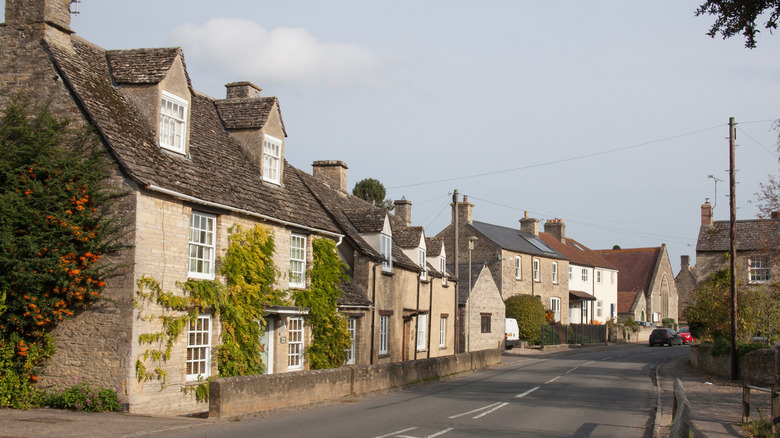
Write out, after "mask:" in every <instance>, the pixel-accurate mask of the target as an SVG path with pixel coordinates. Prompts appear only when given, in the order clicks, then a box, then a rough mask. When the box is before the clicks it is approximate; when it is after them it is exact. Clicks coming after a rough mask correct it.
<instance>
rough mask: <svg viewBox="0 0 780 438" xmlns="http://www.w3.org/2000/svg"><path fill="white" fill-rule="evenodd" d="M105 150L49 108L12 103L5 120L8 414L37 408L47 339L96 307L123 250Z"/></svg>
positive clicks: (1, 401)
mask: <svg viewBox="0 0 780 438" xmlns="http://www.w3.org/2000/svg"><path fill="white" fill-rule="evenodd" d="M108 166H109V161H108V160H107V159H106V156H105V153H104V152H103V150H102V146H101V144H100V142H99V141H98V139H97V138H96V136H95V135H94V133H93V132H91V131H88V130H83V129H72V128H70V127H69V126H68V123H67V121H63V120H56V119H55V118H54V117H53V116H52V115H51V113H50V112H49V111H48V109H46V108H44V109H43V110H42V111H40V112H39V113H38V114H35V115H32V114H30V113H29V111H28V108H27V106H26V104H24V103H21V102H13V103H12V104H11V105H10V106H9V107H8V108H7V109H6V112H5V114H4V115H3V117H2V119H0V217H2V220H1V221H0V242H2V243H0V293H2V295H4V296H5V303H4V304H3V307H4V308H3V309H0V389H1V390H0V393H2V396H1V397H0V406H15V407H23V406H25V405H26V404H28V403H29V395H30V394H31V393H32V392H31V388H32V384H34V383H35V381H36V380H37V376H36V372H37V369H38V367H39V366H40V365H41V364H42V363H43V362H44V361H45V360H46V359H47V358H48V357H49V356H51V354H53V352H54V345H53V339H52V338H51V336H49V332H50V331H51V329H52V328H53V327H55V326H56V325H57V324H58V323H59V322H60V321H62V320H63V319H66V318H68V317H69V316H71V315H73V314H74V313H75V312H77V311H80V310H82V309H86V308H87V307H89V306H90V304H91V303H93V302H94V301H96V300H97V299H98V298H99V297H100V295H101V292H102V291H103V289H104V287H105V284H106V283H105V279H106V277H107V276H108V275H109V274H110V272H111V270H112V269H113V267H112V265H111V264H109V263H107V262H105V260H106V258H105V256H107V255H111V254H113V253H115V252H117V251H119V249H120V248H121V245H120V243H119V238H120V237H121V225H122V224H121V222H120V221H118V220H117V219H115V218H114V217H113V216H112V215H111V214H110V212H111V210H112V206H113V204H114V201H115V200H116V199H117V198H118V197H119V196H121V194H120V193H118V192H112V191H110V190H107V189H106V185H105V184H104V181H105V179H106V178H107V177H108V173H107V171H106V169H107V168H108Z"/></svg>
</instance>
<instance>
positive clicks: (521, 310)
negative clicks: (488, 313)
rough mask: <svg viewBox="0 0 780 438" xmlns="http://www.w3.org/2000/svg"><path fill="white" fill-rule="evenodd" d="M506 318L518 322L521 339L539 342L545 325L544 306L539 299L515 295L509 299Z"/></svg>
mask: <svg viewBox="0 0 780 438" xmlns="http://www.w3.org/2000/svg"><path fill="white" fill-rule="evenodd" d="M505 304H506V317H507V318H514V319H516V320H517V326H518V329H519V330H520V333H519V334H520V339H524V340H527V341H529V342H532V343H535V342H538V341H539V339H540V338H541V336H542V324H545V322H546V320H545V318H544V306H543V305H542V302H541V301H539V298H537V297H533V296H531V295H515V296H512V297H509V298H507V300H506V302H505Z"/></svg>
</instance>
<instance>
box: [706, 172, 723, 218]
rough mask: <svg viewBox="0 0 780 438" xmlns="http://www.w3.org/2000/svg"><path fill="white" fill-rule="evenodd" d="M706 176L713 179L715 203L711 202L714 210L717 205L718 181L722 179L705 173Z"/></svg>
mask: <svg viewBox="0 0 780 438" xmlns="http://www.w3.org/2000/svg"><path fill="white" fill-rule="evenodd" d="M707 178H712V179H713V180H715V203H714V204H712V209H713V210H714V209H715V207H717V206H718V182H723V180H722V179H719V178H717V177H715V176H714V175H707Z"/></svg>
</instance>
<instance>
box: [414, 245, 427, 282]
mask: <svg viewBox="0 0 780 438" xmlns="http://www.w3.org/2000/svg"><path fill="white" fill-rule="evenodd" d="M417 254H418V257H419V259H420V260H419V262H420V263H419V264H420V268H421V269H422V270H421V272H420V279H421V280H425V279H427V278H428V269H427V268H428V266H427V263H426V259H425V250H424V249H419V250H417Z"/></svg>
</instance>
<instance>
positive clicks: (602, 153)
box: [388, 124, 724, 190]
mask: <svg viewBox="0 0 780 438" xmlns="http://www.w3.org/2000/svg"><path fill="white" fill-rule="evenodd" d="M723 126H724V125H723V124H720V125H717V126H713V127H711V128H706V129H700V130H698V131H692V132H687V133H685V134H679V135H673V136H671V137H665V138H661V139H658V140H652V141H648V142H645V143H639V144H635V145H631V146H623V147H619V148H615V149H610V150H607V151H601V152H594V153H591V154H585V155H578V156H575V157H569V158H562V159H560V160H553V161H547V162H544V163H537V164H530V165H528V166H522V167H514V168H511V169H504V170H496V171H493V172H485V173H478V174H474V175H467V176H456V177H452V178H443V179H438V180H433V181H425V182H418V183H412V184H404V185H400V186H393V187H388V190H391V189H401V188H404V187H415V186H422V185H428V184H437V183H443V182H450V181H460V180H464V179H470V178H479V177H483V176H490V175H497V174H500V173H508V172H517V171H518V170H526V169H533V168H536V167H543V166H549V165H552V164H560V163H566V162H569V161H575V160H582V159H585V158H592V157H598V156H601V155H607V154H612V153H615V152H622V151H625V150H629V149H635V148H639V147H642V146H648V145H651V144H655V143H661V142H664V141H669V140H674V139H677V138H681V137H687V136H690V135H695V134H700V133H702V132H706V131H711V130H713V129H717V128H721V127H723Z"/></svg>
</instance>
